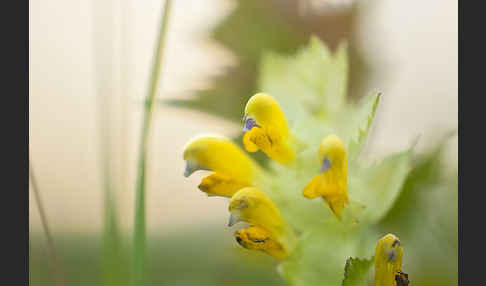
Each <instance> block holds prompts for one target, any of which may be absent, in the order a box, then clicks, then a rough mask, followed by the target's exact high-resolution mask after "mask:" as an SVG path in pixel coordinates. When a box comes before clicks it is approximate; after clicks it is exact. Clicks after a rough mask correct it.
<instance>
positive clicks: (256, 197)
mask: <svg viewBox="0 0 486 286" xmlns="http://www.w3.org/2000/svg"><path fill="white" fill-rule="evenodd" d="M229 211H230V213H231V217H230V223H229V225H230V226H231V225H233V224H235V223H237V222H239V221H245V222H247V223H249V224H251V225H254V226H257V227H260V228H262V229H264V230H265V231H267V232H268V233H269V234H270V236H271V237H272V238H274V239H275V241H276V242H278V243H279V244H280V245H282V247H283V249H284V250H285V251H286V252H288V250H289V249H291V248H292V247H293V241H294V234H293V231H292V230H291V228H290V227H289V226H288V225H287V224H286V223H285V221H284V219H283V217H282V216H281V214H280V211H279V210H278V209H277V207H276V206H275V205H274V204H273V202H272V200H271V199H270V198H269V197H268V196H266V195H265V194H264V193H262V192H261V191H260V190H258V189H257V188H254V187H246V188H243V189H241V190H239V191H238V192H236V193H235V194H234V195H233V197H231V200H230V203H229Z"/></svg>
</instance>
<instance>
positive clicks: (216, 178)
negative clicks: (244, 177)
mask: <svg viewBox="0 0 486 286" xmlns="http://www.w3.org/2000/svg"><path fill="white" fill-rule="evenodd" d="M248 186H249V184H246V183H242V182H238V181H237V180H234V179H232V178H229V177H226V176H224V175H221V174H219V173H213V174H211V175H209V176H207V177H204V178H203V179H202V181H201V184H199V186H198V188H199V189H200V190H201V191H203V192H205V193H207V194H208V196H222V197H231V196H233V194H234V193H236V192H237V191H238V190H239V189H241V188H244V187H248Z"/></svg>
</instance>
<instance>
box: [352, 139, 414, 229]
mask: <svg viewBox="0 0 486 286" xmlns="http://www.w3.org/2000/svg"><path fill="white" fill-rule="evenodd" d="M411 155H412V150H411V148H410V149H408V150H406V151H403V152H399V153H396V154H393V155H391V156H388V157H386V158H385V159H383V161H381V162H380V163H375V164H373V165H371V166H369V167H367V168H353V169H351V170H350V172H352V173H351V174H350V176H349V180H348V184H349V187H348V191H349V196H350V198H351V199H353V200H355V201H357V202H359V203H361V204H364V205H365V210H364V212H363V214H362V217H361V219H362V220H363V221H366V222H369V223H373V222H377V221H379V220H380V219H381V218H383V217H384V216H385V215H386V214H387V213H388V211H389V210H390V209H391V208H392V207H393V205H394V203H395V200H396V199H397V198H398V196H399V195H400V192H401V190H402V187H403V184H404V182H405V179H406V178H407V175H408V173H409V171H410V169H411Z"/></svg>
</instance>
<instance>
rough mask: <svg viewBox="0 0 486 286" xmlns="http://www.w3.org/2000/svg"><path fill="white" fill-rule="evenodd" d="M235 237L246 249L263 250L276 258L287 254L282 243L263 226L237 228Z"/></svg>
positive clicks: (281, 257)
mask: <svg viewBox="0 0 486 286" xmlns="http://www.w3.org/2000/svg"><path fill="white" fill-rule="evenodd" d="M235 238H236V241H237V242H238V243H239V244H240V245H241V246H243V247H244V248H246V249H250V250H261V251H265V252H266V253H268V254H270V255H271V256H273V257H275V258H278V259H284V258H285V257H287V256H288V253H287V252H286V251H285V249H284V248H283V247H282V245H280V243H278V242H277V241H276V240H275V239H274V238H273V237H272V235H271V234H270V232H268V231H267V230H265V229H264V228H261V227H258V226H254V225H252V226H250V227H248V228H246V229H240V230H237V231H236V232H235Z"/></svg>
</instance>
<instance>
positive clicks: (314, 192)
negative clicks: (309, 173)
mask: <svg viewBox="0 0 486 286" xmlns="http://www.w3.org/2000/svg"><path fill="white" fill-rule="evenodd" d="M321 184H322V176H321V175H317V176H315V177H314V178H312V180H311V181H310V182H309V183H308V184H307V186H305V188H304V190H303V191H302V195H303V196H304V197H306V198H308V199H315V198H317V197H320V196H322V194H321V192H320V187H321Z"/></svg>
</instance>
